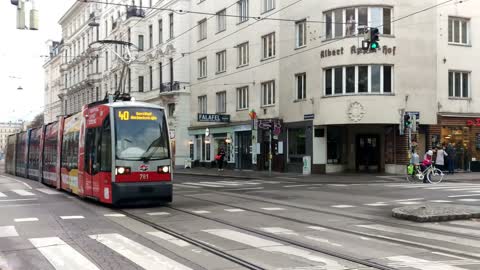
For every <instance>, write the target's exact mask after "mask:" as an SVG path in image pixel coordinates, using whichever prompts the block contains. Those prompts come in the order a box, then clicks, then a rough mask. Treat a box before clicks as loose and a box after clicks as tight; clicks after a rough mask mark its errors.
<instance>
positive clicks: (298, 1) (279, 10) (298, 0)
mask: <svg viewBox="0 0 480 270" xmlns="http://www.w3.org/2000/svg"><path fill="white" fill-rule="evenodd" d="M302 1H303V0H297V1H295V2H293V3H290V4H288V5H286V6H284V7H282V8H280V9H278V10H276V11H275V12H273V13H270V14H269V15H267V17H270V16H273V15H275V14H277V13H279V12H281V11H283V10H285V9H287V8H290V7H292V6H294V5H296V4H298V3H300V2H302ZM237 2H238V1H236V2H235V3H237ZM231 6H233V5H231ZM258 22H261V21H254V22H253V23H251V24H247V25H246V26H244V27H242V28H240V29H237V30H235V31H234V32H232V33H230V34H228V35H226V36H224V37H221V38H219V39H217V40H214V41H212V42H210V43H209V44H206V45H204V46H202V47H200V48H198V49H196V50H194V51H191V52H186V53H182V56H181V57H179V58H177V59H174V60H173V61H172V64H173V63H176V62H177V61H180V60H182V59H183V58H184V55H185V54H193V53H196V52H198V51H200V50H202V49H204V48H206V47H209V46H211V45H213V44H215V43H217V42H219V41H222V40H224V39H226V38H228V37H230V36H232V35H234V34H236V33H238V32H240V31H242V30H244V29H246V28H248V27H250V26H252V25H255V24H256V23H258ZM169 65H170V63H168V62H167V63H165V65H164V66H163V67H167V66H169ZM154 70H155V71H158V68H157V67H155V68H154ZM134 81H137V80H134Z"/></svg>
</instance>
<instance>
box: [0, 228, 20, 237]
mask: <svg viewBox="0 0 480 270" xmlns="http://www.w3.org/2000/svg"><path fill="white" fill-rule="evenodd" d="M14 236H18V233H17V230H16V229H15V227H14V226H2V227H0V237H14Z"/></svg>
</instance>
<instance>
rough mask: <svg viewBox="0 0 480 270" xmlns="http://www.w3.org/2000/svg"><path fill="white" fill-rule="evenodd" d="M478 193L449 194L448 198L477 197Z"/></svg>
mask: <svg viewBox="0 0 480 270" xmlns="http://www.w3.org/2000/svg"><path fill="white" fill-rule="evenodd" d="M479 196H480V194H464V195H451V196H448V197H449V198H463V197H479Z"/></svg>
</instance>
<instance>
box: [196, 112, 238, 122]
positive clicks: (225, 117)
mask: <svg viewBox="0 0 480 270" xmlns="http://www.w3.org/2000/svg"><path fill="white" fill-rule="evenodd" d="M197 121H198V122H216V123H229V122H230V115H229V114H207V113H199V114H198V115H197Z"/></svg>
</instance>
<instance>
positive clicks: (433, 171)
mask: <svg viewBox="0 0 480 270" xmlns="http://www.w3.org/2000/svg"><path fill="white" fill-rule="evenodd" d="M444 175H445V174H444V173H443V172H442V171H441V170H440V169H437V168H435V166H434V165H433V164H432V165H430V166H428V167H427V168H426V169H425V170H424V171H422V169H421V168H420V166H418V165H413V164H410V165H408V166H407V181H408V182H419V181H423V180H424V179H425V178H426V179H427V180H428V182H430V183H431V184H438V183H440V182H442V180H443V176H444Z"/></svg>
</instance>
